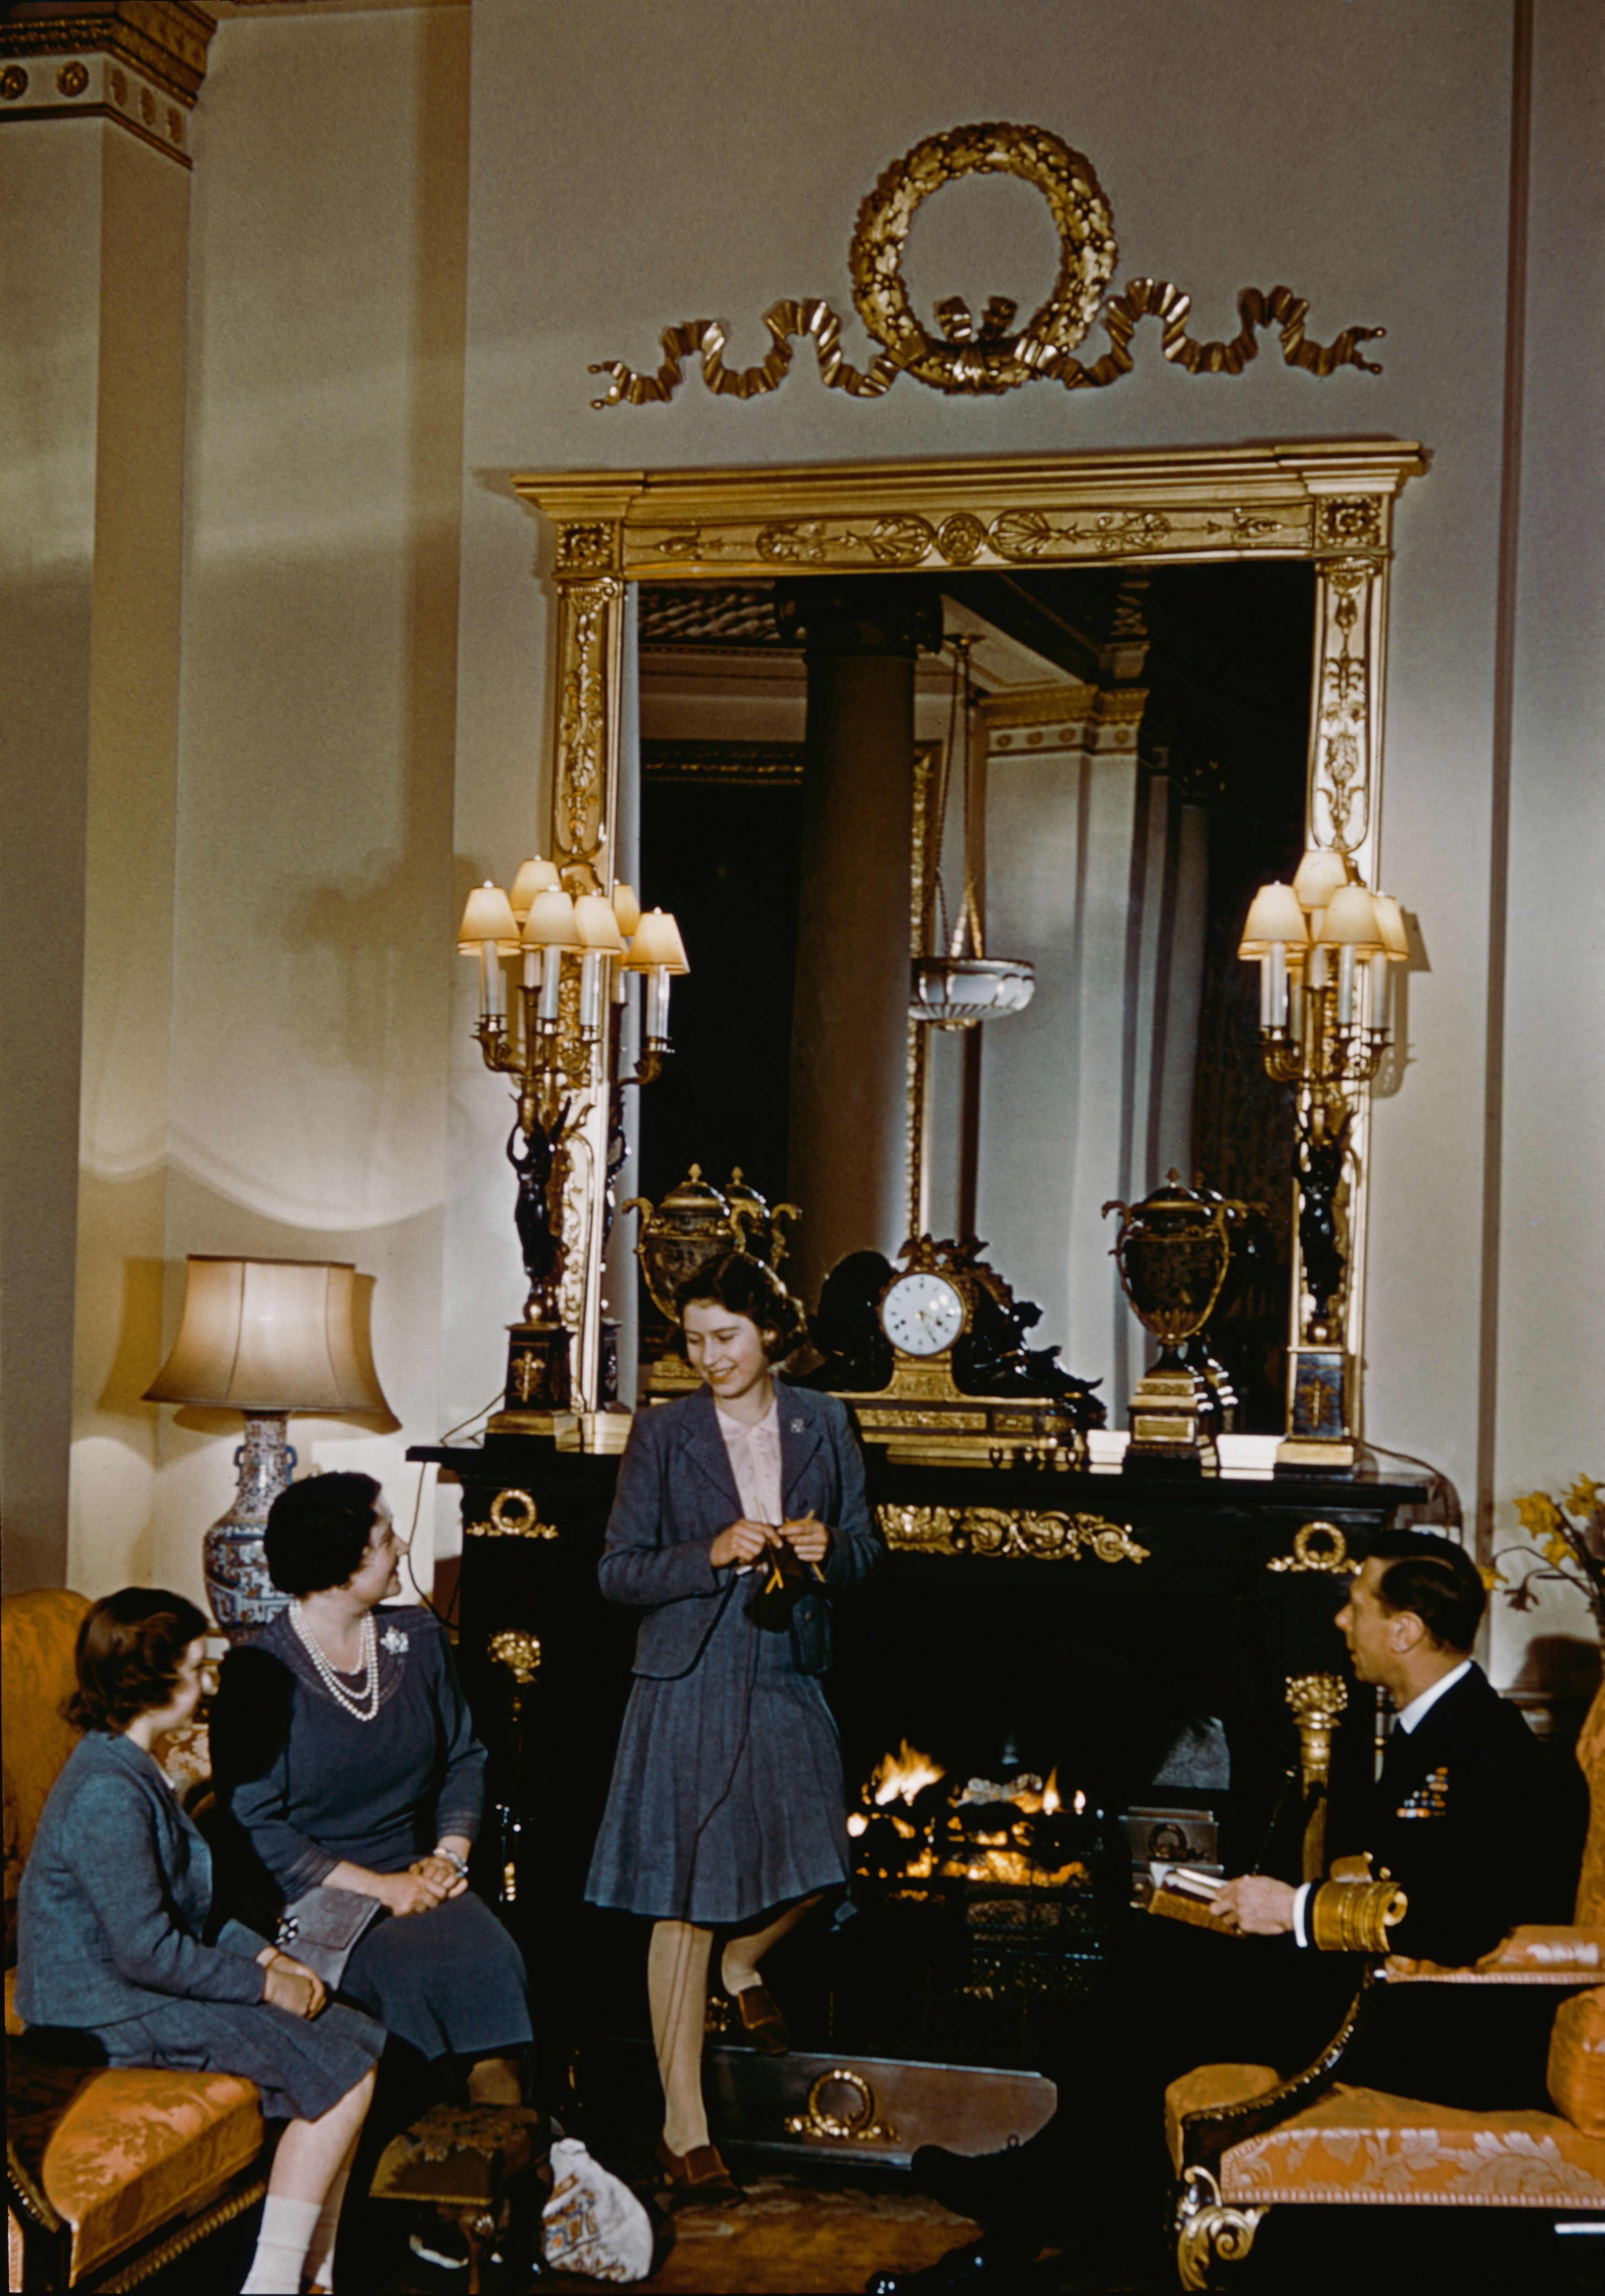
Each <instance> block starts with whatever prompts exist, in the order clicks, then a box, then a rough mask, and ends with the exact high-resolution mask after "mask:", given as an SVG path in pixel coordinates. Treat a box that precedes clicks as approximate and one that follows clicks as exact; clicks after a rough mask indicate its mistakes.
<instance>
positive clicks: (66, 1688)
mask: <svg viewBox="0 0 1605 2296" xmlns="http://www.w3.org/2000/svg"><path fill="white" fill-rule="evenodd" d="M88 1607H89V1605H88V1603H86V1600H85V1599H84V1597H83V1596H82V1595H74V1594H71V1593H70V1592H68V1590H67V1589H66V1588H64V1587H46V1588H43V1589H41V1590H39V1591H38V1592H37V1593H34V1594H29V1595H8V1596H7V1597H6V1598H5V1600H4V1603H0V1718H3V1720H4V1742H5V1766H4V1808H5V1909H6V1956H5V1958H6V1970H5V2036H6V2038H5V2087H6V2138H5V2182H6V2249H7V2262H8V2267H9V2269H8V2273H7V2285H8V2287H9V2288H10V2289H12V2290H20V2291H25V2292H27V2296H32V2292H33V2291H34V2290H35V2289H40V2290H44V2289H64V2288H82V2289H90V2288H94V2289H103V2290H111V2289H123V2288H130V2287H133V2286H134V2285H135V2284H136V2283H137V2282H139V2281H140V2280H143V2279H144V2278H145V2277H146V2276H148V2275H149V2274H151V2273H153V2272H155V2271H158V2270H159V2269H160V2268H161V2267H162V2266H163V2265H164V2264H167V2263H168V2262H169V2261H170V2260H171V2259H173V2258H174V2257H176V2256H178V2255H180V2254H182V2253H183V2252H184V2251H185V2250H186V2249H189V2248H192V2247H193V2246H194V2245H195V2244H196V2243H198V2242H200V2241H202V2240H203V2239H204V2238H205V2237H206V2236H207V2235H208V2234H210V2233H211V2232H213V2231H215V2230H217V2229H218V2226H221V2225H224V2224H226V2223H227V2222H228V2221H229V2219H230V2218H233V2217H235V2216H238V2215H241V2214H243V2211H244V2210H246V2209H248V2208H250V2207H251V2206H252V2205H253V2203H254V2202H257V2201H259V2199H260V2198H261V2196H262V2194H263V2193H264V2192H265V2191H266V2189H267V2179H266V2177H265V2175H264V2174H262V2173H261V2171H260V2168H259V2161H260V2156H261V2153H262V2146H263V2139H264V2130H263V2125H262V2113H261V2106H260V2103H259V2099H258V2095H257V2091H256V2089H255V2087H254V2086H253V2085H252V2084H251V2082H250V2081H246V2080H239V2079H235V2078H234V2077H233V2076H232V2075H229V2074H222V2073H181V2072H169V2071H155V2070H152V2071H145V2070H144V2069H136V2070H130V2069H128V2068H124V2067H111V2066H105V2065H101V2066H95V2065H93V2064H89V2063H86V2062H81V2061H80V2062H69V2061H67V2060H66V2059H65V2058H64V2057H63V2056H62V2054H60V2053H59V2052H57V2051H55V2050H53V2049H52V2048H51V2047H49V2046H46V2045H45V2043H44V2041H43V2038H42V2037H36V2038H33V2039H31V2040H30V2038H29V2034H28V2032H27V2031H26V2030H25V2029H24V2027H23V2025H22V2023H21V2020H20V2018H19V2017H18V2016H17V2014H16V2013H15V2009H14V2006H13V1995H14V1991H15V1979H16V1970H15V1967H14V1965H13V1964H14V1962H15V1957H16V1955H15V1936H14V1928H13V1913H14V1907H15V1903H16V1890H17V1885H18V1883H19V1882H20V1880H21V1872H22V1867H23V1866H24V1865H25V1863H26V1862H27V1858H28V1853H29V1849H31V1848H32V1846H33V1839H34V1833H35V1831H36V1829H37V1825H38V1822H39V1817H40V1814H41V1812H42V1811H43V1809H44V1807H45V1797H46V1796H47V1795H48V1793H49V1792H50V1789H51V1787H52V1785H53V1784H54V1782H55V1778H56V1775H57V1774H58V1773H59V1771H60V1770H61V1767H62V1764H63V1763H64V1762H65V1760H66V1759H67V1757H68V1755H69V1754H70V1752H71V1751H72V1749H73V1746H74V1745H75V1744H76V1743H77V1738H78V1733H77V1732H76V1731H75V1730H73V1729H72V1727H71V1726H70V1724H68V1723H67V1722H66V1721H65V1720H64V1719H63V1718H62V1712H61V1709H62V1702H63V1701H64V1700H65V1699H66V1697H67V1695H68V1693H70V1690H71V1689H72V1686H73V1663H72V1653H73V1644H74V1643H75V1641H76V1639H77V1636H78V1622H79V1620H81V1619H82V1617H83V1615H84V1612H85V1611H86V1610H87V1609H88ZM182 1735H184V1736H185V1738H186V1739H187V1740H188V1742H189V1743H187V1744H186V1745H185V1747H184V1748H183V1749H182V1750H180V1751H179V1755H178V1763H179V1767H177V1768H175V1767H173V1766H172V1765H171V1764H169V1775H173V1776H174V1779H175V1784H178V1785H179V1786H180V1788H181V1790H182V1788H183V1787H184V1786H185V1785H187V1784H189V1783H191V1782H192V1780H193V1775H194V1756H195V1744H194V1739H195V1734H194V1733H193V1731H191V1732H187V1733H184V1734H182Z"/></svg>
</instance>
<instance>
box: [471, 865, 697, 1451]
mask: <svg viewBox="0 0 1605 2296" xmlns="http://www.w3.org/2000/svg"><path fill="white" fill-rule="evenodd" d="M569 874H570V877H571V879H572V883H565V882H564V879H563V877H562V876H561V875H560V873H559V872H558V871H557V869H556V866H555V865H553V864H552V863H551V862H550V861H546V860H542V859H540V858H539V857H536V858H534V859H532V860H529V861H525V862H524V863H523V865H522V866H521V867H520V869H519V871H518V873H517V875H516V876H515V877H514V881H513V884H512V887H511V889H510V890H507V891H504V890H503V889H502V888H501V887H500V886H499V885H497V884H494V883H492V882H490V881H489V880H487V881H486V882H485V883H484V884H482V885H481V886H478V887H477V888H476V889H475V890H473V892H472V893H470V894H469V896H468V903H467V906H466V908H465V911H464V914H463V922H462V924H461V926H460V927H459V929H458V932H457V947H458V950H459V951H460V952H461V954H462V955H465V956H472V957H474V958H476V959H477V960H478V963H479V967H480V1010H479V1018H478V1020H477V1021H476V1022H475V1023H474V1030H473V1033H474V1036H475V1037H476V1039H477V1040H478V1043H479V1047H480V1052H481V1056H482V1058H483V1060H484V1063H485V1066H486V1067H487V1068H488V1069H490V1070H494V1071H495V1072H496V1073H497V1074H498V1075H499V1076H505V1077H506V1078H509V1079H510V1081H511V1083H512V1086H513V1097H514V1108H515V1114H514V1121H513V1128H512V1130H511V1132H510V1133H509V1135H508V1137H507V1149H506V1153H507V1160H508V1162H509V1163H510V1164H511V1165H512V1167H513V1169H514V1174H515V1175H516V1177H517V1181H518V1197H517V1202H516V1205H515V1208H514V1223H515V1225H516V1226H517V1230H518V1241H519V1249H520V1251H521V1252H522V1254H523V1264H524V1274H525V1277H526V1279H527V1283H528V1291H527V1293H526V1296H525V1300H524V1308H523V1316H521V1318H520V1319H519V1321H518V1322H517V1323H515V1324H509V1325H508V1327H507V1378H506V1392H505V1396H504V1398H503V1408H502V1409H501V1410H500V1411H498V1412H497V1413H496V1414H495V1415H493V1416H492V1418H491V1419H490V1428H491V1430H492V1431H494V1432H498V1433H520V1434H539V1435H557V1434H563V1433H565V1432H566V1431H569V1430H571V1429H572V1428H573V1427H574V1425H575V1424H576V1423H577V1419H578V1417H579V1415H580V1410H581V1408H582V1407H585V1406H588V1411H589V1413H590V1414H591V1415H593V1416H594V1415H596V1414H597V1412H598V1410H599V1407H600V1406H602V1404H603V1400H604V1399H603V1398H602V1397H600V1396H596V1397H592V1398H588V1399H587V1398H583V1397H581V1396H580V1395H578V1394H577V1393H576V1391H575V1382H574V1375H573V1369H572V1328H571V1323H570V1320H569V1317H570V1315H572V1314H577V1313H578V1312H579V1310H578V1309H576V1308H573V1307H572V1304H571V1307H570V1308H569V1310H568V1312H567V1313H565V1308H564V1301H565V1297H566V1296H567V1295H568V1294H569V1293H570V1292H572V1284H571V1283H569V1281H568V1279H569V1275H570V1270H571V1263H572V1257H573V1254H574V1251H575V1249H576V1238H575V1237H574V1236H573V1235H572V1234H571V1233H570V1226H571V1222H570V1220H569V1218H567V1217H566V1215H567V1214H568V1213H569V1211H570V1209H571V1206H572V1197H573V1195H574V1193H577V1192H575V1191H573V1190H572V1185H571V1184H572V1177H573V1173H572V1157H573V1154H574V1144H575V1143H576V1141H577V1140H578V1139H579V1138H580V1135H581V1134H582V1133H583V1131H584V1128H585V1125H586V1121H587V1119H588V1116H589V1114H590V1111H591V1110H592V1108H593V1107H594V1106H595V1105H596V1103H597V1099H598V1098H599V1097H600V1096H602V1095H606V1096H607V1099H608V1104H609V1111H610V1129H611V1130H613V1131H614V1132H619V1133H621V1116H620V1115H619V1112H618V1111H619V1108H620V1103H621V1093H622V1089H623V1087H624V1086H626V1085H630V1084H638V1085H641V1084H650V1083H651V1082H652V1081H653V1079H654V1078H656V1077H657V1076H659V1075H661V1073H662V1071H663V1063H664V1062H665V1060H666V1059H667V1058H668V1056H669V1053H670V1051H671V1044H670V1037H669V984H670V982H671V980H672V979H673V978H674V977H675V975H676V974H679V973H684V972H689V970H690V967H689V965H688V964H687V962H686V951H685V946H684V944H683V942H682V941H681V939H680V935H679V926H678V925H677V924H676V923H675V921H674V919H673V918H672V917H671V916H670V915H668V914H665V912H664V911H663V910H662V909H653V910H650V911H649V912H647V913H646V914H645V915H643V914H642V912H641V906H640V904H639V902H638V900H637V898H636V897H635V893H634V890H633V889H632V888H631V887H630V886H629V885H623V884H621V885H617V886H615V887H614V889H613V896H612V898H611V899H610V898H608V897H607V896H606V895H605V894H604V893H603V892H602V890H601V889H600V887H599V886H598V885H597V881H596V880H595V878H594V877H593V876H592V875H591V873H590V871H589V870H588V869H580V870H571V871H570V873H569ZM509 958H510V959H512V960H513V961H514V963H516V964H518V966H519V968H520V979H519V982H518V986H517V1002H516V1009H515V1011H514V1012H512V1013H510V1012H509V1010H508V1002H507V996H506V988H507V982H506V974H505V972H504V963H505V961H506V960H507V959H509ZM636 974H639V975H641V976H642V977H643V978H644V980H645V981H646V1012H645V1015H644V1023H645V1025H644V1029H643V1032H642V1036H643V1044H642V1051H641V1055H640V1058H639V1060H638V1062H637V1065H636V1067H635V1070H634V1071H633V1073H632V1074H631V1075H630V1076H628V1077H622V1076H621V1075H620V1073H619V1070H620V1058H621V1046H622V1042H623V1025H622V1024H623V1017H624V1010H625V1005H626V1002H627V1000H628V997H629V993H630V980H631V978H632V976H634V975H636ZM598 1439H600V1437H599V1438H598Z"/></svg>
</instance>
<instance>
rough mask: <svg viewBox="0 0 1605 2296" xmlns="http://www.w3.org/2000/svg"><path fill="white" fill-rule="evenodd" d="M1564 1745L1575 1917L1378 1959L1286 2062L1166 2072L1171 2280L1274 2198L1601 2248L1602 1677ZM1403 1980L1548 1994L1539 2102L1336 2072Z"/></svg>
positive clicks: (1258, 2221)
mask: <svg viewBox="0 0 1605 2296" xmlns="http://www.w3.org/2000/svg"><path fill="white" fill-rule="evenodd" d="M1577 1759H1578V1762H1579V1763H1580V1765H1581V1766H1582V1768H1583V1771H1584V1775H1585V1776H1586V1778H1587V1780H1588V1784H1589V1789H1590V1795H1591V1818H1590V1825H1589V1832H1588V1840H1587V1845H1586V1848H1585V1850H1584V1863H1583V1871H1582V1875H1581V1879H1580V1881H1579V1883H1578V1889H1577V1902H1576V1923H1575V1924H1574V1925H1573V1926H1571V1927H1570V1928H1566V1929H1560V1928H1542V1929H1540V1928H1525V1929H1517V1930H1513V1931H1511V1932H1510V1935H1509V1936H1507V1937H1506V1938H1504V1939H1502V1941H1501V1943H1500V1944H1499V1945H1498V1946H1497V1947H1496V1948H1494V1951H1493V1952H1492V1953H1490V1954H1487V1955H1486V1956H1484V1958H1483V1959H1482V1960H1481V1961H1480V1962H1479V1963H1477V1965H1476V1966H1475V1968H1472V1969H1442V1968H1439V1967H1437V1966H1436V1964H1432V1963H1430V1962H1420V1961H1410V1960H1407V1959H1405V1958H1403V1956H1396V1955H1395V1956H1387V1958H1378V1959H1375V1960H1373V1961H1372V1962H1371V1963H1370V1964H1369V1965H1368V1966H1367V1968H1366V1970H1365V1972H1364V1976H1363V1978H1362V1981H1361V1984H1360V1988H1359V1990H1358V1992H1357V1993H1356V1995H1355V1997H1354V2002H1353V2004H1352V2005H1351V2007H1350V2009H1349V2012H1348V2014H1347V2016H1346V2019H1345V2021H1344V2023H1343V2026H1342V2028H1341V2030H1339V2031H1338V2032H1337V2034H1336V2035H1335V2036H1334V2037H1333V2038H1332V2040H1331V2041H1330V2042H1329V2044H1328V2046H1327V2047H1326V2048H1325V2049H1324V2050H1323V2051H1322V2052H1321V2055H1320V2057H1319V2058H1318V2059H1317V2060H1316V2062H1314V2063H1313V2065H1310V2066H1308V2067H1307V2068H1306V2069H1305V2071H1303V2072H1301V2073H1299V2074H1297V2075H1296V2077H1295V2078H1294V2079H1291V2080H1288V2081H1284V2080H1282V2079H1281V2078H1280V2075H1279V2074H1277V2073H1276V2072H1275V2071H1273V2070H1272V2068H1271V2067H1270V2066H1268V2065H1249V2064H1242V2065H1201V2066H1199V2067H1198V2068H1197V2069H1196V2070H1195V2071H1192V2072H1190V2073H1187V2074H1185V2075H1183V2077H1182V2078H1181V2079H1180V2080H1177V2081H1173V2083H1172V2084H1171V2087H1170V2088H1169V2090H1168V2091H1167V2093H1166V2096H1165V2133H1166V2136H1167V2138H1168V2141H1169V2144H1170V2148H1171V2158H1172V2161H1173V2165H1174V2168H1175V2171H1176V2177H1177V2191H1176V2206H1175V2231H1176V2260H1177V2266H1178V2269H1179V2272H1180V2276H1181V2285H1182V2287H1183V2288H1186V2289H1202V2288H1207V2287H1208V2286H1210V2285H1211V2284H1212V2282H1211V2275H1212V2272H1213V2271H1214V2267H1216V2266H1218V2265H1226V2266H1232V2267H1236V2266H1241V2265H1243V2264H1244V2261H1245V2259H1247V2258H1248V2257H1249V2256H1250V2253H1251V2251H1253V2249H1254V2246H1255V2237H1256V2235H1258V2233H1259V2231H1260V2228H1261V2226H1263V2222H1264V2220H1265V2218H1266V2217H1267V2216H1268V2215H1269V2213H1270V2212H1271V2211H1272V2210H1273V2209H1275V2210H1309V2209H1318V2210H1322V2211H1325V2210H1348V2209H1353V2208H1355V2207H1372V2208H1375V2207H1388V2208H1395V2209H1396V2208H1400V2207H1406V2208H1411V2209H1414V2210H1455V2211H1457V2212H1458V2211H1461V2210H1467V2209H1476V2210H1523V2211H1527V2212H1528V2213H1527V2218H1526V2219H1525V2224H1524V2226H1523V2227H1520V2228H1519V2227H1517V2226H1514V2225H1512V2226H1510V2230H1511V2231H1512V2232H1516V2231H1517V2230H1518V2229H1523V2230H1526V2229H1531V2230H1534V2231H1536V2232H1538V2233H1539V2234H1540V2235H1547V2236H1549V2238H1550V2240H1551V2244H1552V2245H1553V2246H1554V2247H1555V2248H1557V2249H1559V2248H1560V2247H1561V2246H1562V2243H1560V2242H1558V2241H1555V2240H1554V2238H1553V2235H1555V2234H1557V2233H1559V2232H1562V2231H1564V2232H1568V2233H1575V2234H1577V2235H1584V2237H1582V2238H1579V2239H1568V2240H1566V2241H1565V2242H1564V2243H1563V2245H1564V2249H1565V2250H1566V2251H1568V2253H1569V2254H1570V2255H1571V2256H1572V2258H1573V2259H1574V2263H1580V2262H1581V2260H1582V2255H1583V2252H1584V2251H1587V2252H1588V2254H1589V2256H1590V2258H1591V2259H1592V2260H1593V2261H1594V2262H1596V2263H1597V2261H1598V2259H1599V2256H1600V2253H1601V2251H1605V1982H1602V1981H1601V1980H1602V1979H1605V1690H1602V1691H1601V1693H1600V1694H1599V1696H1598V1697H1596V1698H1595V1700H1594V1702H1593V1707H1592V1708H1591V1710H1590V1711H1589V1715H1588V1718H1587V1720H1586V1722H1585V1723H1584V1727H1583V1732H1582V1735H1581V1737H1580V1739H1579V1741H1578V1745H1577ZM1417 1986H1431V1987H1434V1988H1444V1987H1454V1988H1459V1989H1462V1996H1461V1997H1462V1998H1463V2006H1464V2013H1465V2014H1466V2015H1468V2016H1475V2015H1477V2013H1478V2011H1479V2008H1480V2007H1481V2006H1482V2005H1483V2004H1484V2003H1485V2002H1487V2001H1489V2000H1490V1999H1491V1998H1492V1997H1494V1996H1495V1995H1496V1994H1505V1995H1506V1997H1507V1998H1508V1989H1509V1988H1510V1987H1513V1986H1516V1987H1524V1988H1528V1987H1537V1988H1542V1989H1545V1990H1546V1991H1549V1992H1551V1993H1553V1994H1554V1996H1555V1997H1556V2001H1557V2007H1556V2014H1555V2018H1554V2023H1553V2029H1552V2032H1551V2040H1550V2047H1549V2062H1548V2087H1549V2095H1550V2102H1551V2105H1552V2106H1553V2110H1552V2111H1551V2112H1542V2111H1535V2110H1531V2109H1518V2108H1512V2109H1510V2110H1509V2111H1494V2112H1472V2111H1468V2110H1463V2109H1460V2108H1454V2107H1450V2106H1444V2105H1436V2104H1428V2103H1421V2102H1420V2101H1419V2100H1416V2099H1412V2098H1411V2097H1408V2096H1403V2095H1390V2094H1387V2093H1386V2092H1384V2091H1382V2090H1379V2089H1374V2088H1368V2087H1362V2086H1351V2085H1350V2084H1349V2083H1348V2082H1346V2080H1345V2079H1344V2078H1343V2075H1344V2070H1345V2065H1346V2062H1353V2061H1354V2056H1355V2055H1356V2054H1357V2049H1356V2044H1357V2043H1358V2042H1359V2040H1360V2039H1361V2038H1362V2036H1365V2035H1367V2034H1368V2033H1370V2031H1371V2030H1374V2028H1375V2023H1376V2021H1377V2019H1378V2017H1379V2014H1381V2013H1385V2005H1386V2004H1387V2001H1388V1999H1389V1997H1393V1998H1394V1999H1395V2000H1396V1998H1397V1996H1398V1993H1399V1989H1403V1988H1406V1987H1417ZM1428 2085H1429V2084H1428V2083H1427V2082H1425V2081H1424V2082H1423V2086H1428ZM1326 2221H1327V2224H1328V2225H1329V2226H1332V2225H1334V2224H1337V2223H1339V2222H1340V2221H1341V2220H1340V2219H1336V2218H1328V2219H1327V2220H1326ZM1417 2221H1418V2223H1419V2221H1420V2220H1419V2219H1418V2220H1417ZM1482 2229H1483V2231H1484V2232H1485V2233H1486V2232H1487V2231H1491V2230H1492V2229H1493V2226H1490V2225H1486V2224H1483V2225H1482ZM1586 2235H1598V2236H1597V2237H1593V2238H1589V2237H1587V2236H1586ZM1252 2271H1253V2267H1248V2276H1252Z"/></svg>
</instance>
